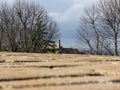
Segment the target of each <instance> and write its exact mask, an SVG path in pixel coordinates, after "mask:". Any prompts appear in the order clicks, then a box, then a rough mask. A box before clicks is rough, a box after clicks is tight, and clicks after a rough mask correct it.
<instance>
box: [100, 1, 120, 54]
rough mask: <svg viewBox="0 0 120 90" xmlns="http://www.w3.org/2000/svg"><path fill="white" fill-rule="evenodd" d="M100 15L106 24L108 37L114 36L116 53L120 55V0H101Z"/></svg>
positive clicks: (105, 31) (105, 29)
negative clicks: (119, 51)
mask: <svg viewBox="0 0 120 90" xmlns="http://www.w3.org/2000/svg"><path fill="white" fill-rule="evenodd" d="M98 6H99V9H98V11H99V15H100V17H101V21H102V23H103V25H104V27H105V28H104V30H103V32H104V33H105V34H106V37H108V38H112V39H113V41H114V42H113V43H114V55H118V38H119V37H118V36H119V31H120V29H119V28H120V0H100V1H99V3H98Z"/></svg>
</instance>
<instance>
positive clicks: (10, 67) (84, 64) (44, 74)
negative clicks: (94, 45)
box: [0, 52, 120, 90]
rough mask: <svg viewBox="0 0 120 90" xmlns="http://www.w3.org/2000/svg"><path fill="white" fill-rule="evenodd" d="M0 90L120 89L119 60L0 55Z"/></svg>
mask: <svg viewBox="0 0 120 90" xmlns="http://www.w3.org/2000/svg"><path fill="white" fill-rule="evenodd" d="M0 90H120V57H112V56H92V55H73V54H32V53H29V54H27V53H7V52H0Z"/></svg>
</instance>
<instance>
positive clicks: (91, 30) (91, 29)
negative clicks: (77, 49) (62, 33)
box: [77, 5, 100, 54]
mask: <svg viewBox="0 0 120 90" xmlns="http://www.w3.org/2000/svg"><path fill="white" fill-rule="evenodd" d="M98 19H99V18H98V13H97V7H96V6H95V5H93V6H92V7H89V8H86V9H85V12H84V16H83V17H82V19H80V24H81V25H80V27H79V29H78V35H77V36H78V39H79V40H81V39H82V40H81V41H83V39H84V41H85V43H86V44H87V45H88V46H89V48H90V51H91V52H92V53H94V54H99V53H100V35H99V29H98V25H97V24H98ZM85 33H86V35H85ZM80 43H81V42H80Z"/></svg>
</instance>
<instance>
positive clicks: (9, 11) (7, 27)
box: [0, 1, 58, 52]
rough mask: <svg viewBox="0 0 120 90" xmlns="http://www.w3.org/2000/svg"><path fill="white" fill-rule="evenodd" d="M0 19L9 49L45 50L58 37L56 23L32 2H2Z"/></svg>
mask: <svg viewBox="0 0 120 90" xmlns="http://www.w3.org/2000/svg"><path fill="white" fill-rule="evenodd" d="M0 20H1V22H2V23H1V29H2V31H4V35H5V39H6V40H7V42H8V43H6V47H7V48H9V51H10V50H11V51H15V52H16V51H23V52H45V51H46V50H47V47H48V46H49V45H50V43H51V42H52V41H54V40H55V39H56V38H57V37H58V28H57V24H56V23H55V22H54V21H53V20H52V19H51V18H50V17H49V16H48V14H47V12H46V11H45V10H44V9H43V8H42V7H40V6H39V5H36V4H35V3H34V2H28V1H16V2H15V3H14V4H13V5H12V6H10V5H8V4H2V5H1V8H0Z"/></svg>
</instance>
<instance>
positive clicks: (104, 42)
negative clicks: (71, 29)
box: [77, 0, 120, 56]
mask: <svg viewBox="0 0 120 90" xmlns="http://www.w3.org/2000/svg"><path fill="white" fill-rule="evenodd" d="M77 38H78V41H79V43H80V44H81V45H82V44H84V45H86V46H87V47H88V50H89V51H90V53H91V54H108V55H115V56H116V55H119V50H120V47H119V45H120V0H99V1H98V2H97V3H96V4H95V5H93V6H90V7H87V8H85V10H84V14H83V15H82V16H81V17H80V24H79V28H78V30H77Z"/></svg>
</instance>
